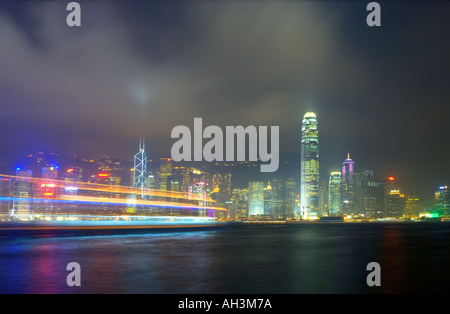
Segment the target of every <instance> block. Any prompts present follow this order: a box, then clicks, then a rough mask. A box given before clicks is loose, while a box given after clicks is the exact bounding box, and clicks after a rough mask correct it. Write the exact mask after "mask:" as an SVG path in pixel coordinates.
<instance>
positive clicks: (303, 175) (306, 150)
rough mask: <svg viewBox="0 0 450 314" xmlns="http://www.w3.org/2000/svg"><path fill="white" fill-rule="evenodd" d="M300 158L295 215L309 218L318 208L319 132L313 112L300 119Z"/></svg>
mask: <svg viewBox="0 0 450 314" xmlns="http://www.w3.org/2000/svg"><path fill="white" fill-rule="evenodd" d="M300 158H301V161H300V162H301V164H300V208H299V210H300V213H297V215H296V216H301V217H302V219H310V218H311V216H314V215H317V211H318V209H319V133H318V128H317V117H316V115H315V113H313V112H307V113H306V114H305V116H304V117H303V120H302V135H301V157H300ZM312 213H314V214H313V215H311V214H312Z"/></svg>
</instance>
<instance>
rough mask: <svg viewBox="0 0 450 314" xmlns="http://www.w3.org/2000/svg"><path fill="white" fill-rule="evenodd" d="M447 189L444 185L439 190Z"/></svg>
mask: <svg viewBox="0 0 450 314" xmlns="http://www.w3.org/2000/svg"><path fill="white" fill-rule="evenodd" d="M446 189H447V186H446V185H443V186H440V187H439V190H446Z"/></svg>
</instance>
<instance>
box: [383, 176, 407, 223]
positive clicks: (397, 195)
mask: <svg viewBox="0 0 450 314" xmlns="http://www.w3.org/2000/svg"><path fill="white" fill-rule="evenodd" d="M405 202H406V199H405V195H404V194H402V193H401V191H400V188H399V185H398V181H397V179H396V178H395V177H388V178H387V179H386V183H385V213H384V216H385V217H394V218H395V217H397V218H398V217H402V216H403V212H404V208H405Z"/></svg>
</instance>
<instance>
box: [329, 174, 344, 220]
mask: <svg viewBox="0 0 450 314" xmlns="http://www.w3.org/2000/svg"><path fill="white" fill-rule="evenodd" d="M341 179H342V176H341V173H340V172H339V171H333V172H332V173H331V174H330V180H329V182H328V214H329V215H339V214H340V213H341Z"/></svg>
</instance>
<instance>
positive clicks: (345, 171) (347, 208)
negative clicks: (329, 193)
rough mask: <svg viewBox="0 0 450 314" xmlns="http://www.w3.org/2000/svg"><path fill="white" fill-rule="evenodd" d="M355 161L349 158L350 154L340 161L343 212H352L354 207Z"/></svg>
mask: <svg viewBox="0 0 450 314" xmlns="http://www.w3.org/2000/svg"><path fill="white" fill-rule="evenodd" d="M354 165H355V162H354V161H353V160H351V159H350V154H348V155H347V159H346V160H345V161H344V162H343V163H342V181H341V182H342V183H341V186H342V194H341V195H342V196H341V201H342V211H343V213H344V214H352V213H353V211H354V209H355V174H354V172H353V170H354Z"/></svg>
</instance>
